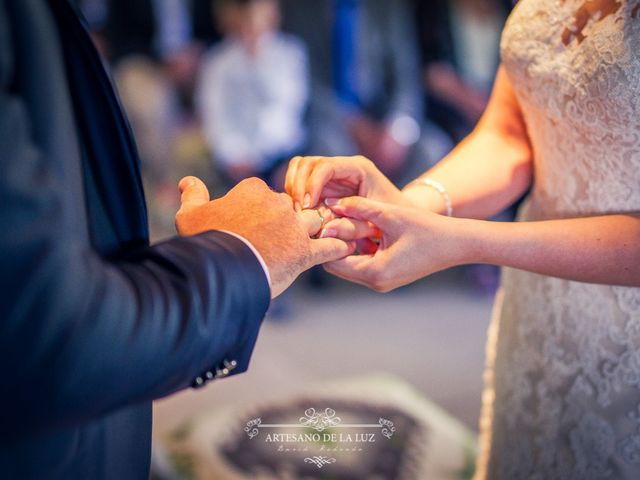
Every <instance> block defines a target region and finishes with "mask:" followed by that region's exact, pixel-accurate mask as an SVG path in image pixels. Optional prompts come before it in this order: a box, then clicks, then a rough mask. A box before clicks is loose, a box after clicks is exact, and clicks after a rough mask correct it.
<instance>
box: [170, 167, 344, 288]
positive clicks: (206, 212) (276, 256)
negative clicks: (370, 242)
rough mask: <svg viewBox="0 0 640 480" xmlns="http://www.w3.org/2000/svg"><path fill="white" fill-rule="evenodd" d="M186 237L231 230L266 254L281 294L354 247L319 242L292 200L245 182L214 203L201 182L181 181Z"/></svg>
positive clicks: (179, 222) (179, 224) (180, 216)
mask: <svg viewBox="0 0 640 480" xmlns="http://www.w3.org/2000/svg"><path fill="white" fill-rule="evenodd" d="M180 191H181V192H182V198H181V206H180V210H179V211H178V213H177V214H176V228H177V230H178V233H180V235H185V236H186V235H196V234H198V233H202V232H206V231H211V230H225V231H228V232H233V233H235V234H237V235H240V236H242V237H244V238H246V239H247V240H248V241H249V242H251V244H252V245H253V246H254V247H255V248H256V249H257V250H258V252H260V255H262V258H263V259H264V261H265V263H266V264H267V268H268V269H269V274H270V276H271V293H272V296H273V297H276V296H278V295H279V294H280V293H282V292H283V291H284V290H286V289H287V288H288V287H289V286H290V285H291V283H293V281H294V280H295V279H296V278H297V277H298V275H300V274H301V273H302V272H304V271H305V270H307V269H309V268H311V267H313V266H315V265H319V264H322V263H325V262H328V261H334V260H337V259H340V258H344V257H346V256H348V255H350V254H351V253H352V252H353V250H354V246H353V244H351V243H347V242H345V241H342V240H338V239H335V238H324V239H319V240H313V239H310V238H309V233H308V231H307V228H306V226H305V225H304V223H303V222H302V221H301V219H300V218H299V217H298V215H296V213H295V211H294V209H293V202H292V200H291V197H289V196H288V195H286V194H284V193H275V192H273V191H272V190H271V189H270V188H269V187H268V186H267V185H266V184H265V183H264V182H263V181H262V180H259V179H257V178H250V179H247V180H243V181H242V182H240V183H239V184H238V185H237V186H236V187H235V188H233V189H232V190H231V191H230V192H229V193H227V194H226V195H225V196H224V197H222V198H220V199H217V200H213V201H211V200H210V198H209V191H208V190H207V187H206V186H205V185H204V183H202V181H201V180H199V179H197V178H195V177H186V178H184V179H182V181H181V182H180Z"/></svg>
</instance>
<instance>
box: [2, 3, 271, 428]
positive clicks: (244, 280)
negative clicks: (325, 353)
mask: <svg viewBox="0 0 640 480" xmlns="http://www.w3.org/2000/svg"><path fill="white" fill-rule="evenodd" d="M3 7H4V3H3V2H0V164H1V166H2V170H1V173H0V205H1V209H0V229H1V231H0V265H1V267H2V268H1V271H0V359H1V362H0V392H1V399H0V402H1V405H0V406H1V407H2V408H0V430H2V431H3V433H4V434H6V433H9V434H11V435H14V434H19V433H22V434H25V433H29V432H31V431H35V430H40V429H42V428H46V427H51V426H71V425H74V424H77V423H79V422H83V421H87V420H90V419H92V418H95V417H97V416H100V415H104V414H107V413H109V412H111V411H114V410H116V409H118V408H120V407H124V406H127V405H133V404H136V403H139V402H143V401H149V400H152V399H155V398H158V397H162V396H165V395H168V394H170V393H172V392H175V391H177V390H180V389H183V388H186V387H188V386H190V385H192V384H193V382H194V380H196V379H200V380H202V379H205V380H206V378H207V372H212V373H214V374H215V371H216V367H219V368H222V367H223V365H222V364H223V362H224V360H225V359H226V360H229V361H232V360H235V361H236V362H237V367H236V368H235V369H234V371H233V372H234V373H237V372H241V371H244V370H246V368H247V365H248V362H249V357H250V355H251V351H252V349H253V346H254V343H255V340H256V336H257V333H258V329H259V327H260V324H261V321H262V319H263V316H264V313H265V311H266V309H267V306H268V303H269V297H270V293H269V286H268V282H267V279H266V276H265V273H264V271H263V270H262V267H261V265H260V263H259V261H258V260H257V259H256V257H255V255H254V254H253V253H252V252H251V250H250V249H249V247H247V246H246V245H245V244H244V243H243V242H242V241H240V240H238V239H237V238H234V237H232V236H231V235H228V234H225V233H222V232H210V233H206V234H202V235H200V236H197V237H192V238H176V239H173V240H170V241H167V242H165V243H162V244H159V245H157V246H154V247H146V248H140V249H137V250H135V251H132V252H129V253H128V255H127V257H126V258H120V259H118V260H106V259H104V258H102V257H101V256H99V255H98V254H97V253H96V252H94V251H93V250H92V249H91V248H90V247H88V246H87V242H86V236H83V235H80V234H79V233H78V232H79V231H80V232H82V228H86V226H84V227H83V226H78V223H79V222H78V220H77V219H74V218H73V216H74V215H73V211H70V209H69V208H68V206H69V205H70V204H73V203H75V204H79V203H80V204H81V203H82V202H83V201H84V199H83V198H82V195H78V192H70V191H68V189H67V188H66V187H67V186H66V185H65V182H64V171H65V162H69V161H73V160H72V159H67V158H47V153H46V151H49V150H47V149H44V148H39V145H38V144H37V142H35V141H34V140H33V138H34V137H33V132H32V130H31V129H32V123H33V122H32V119H31V118H30V115H29V113H28V109H27V108H26V105H25V102H24V99H23V98H21V94H20V92H19V90H17V88H16V87H15V85H14V82H13V80H12V79H13V74H12V70H13V65H12V61H13V59H12V47H11V41H10V35H9V31H8V30H9V26H8V24H7V16H6V15H5V12H4V11H3Z"/></svg>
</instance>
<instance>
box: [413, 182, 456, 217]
mask: <svg viewBox="0 0 640 480" xmlns="http://www.w3.org/2000/svg"><path fill="white" fill-rule="evenodd" d="M411 183H412V184H416V185H426V186H427V187H431V188H433V189H434V190H435V191H437V192H438V193H439V194H440V195H441V196H442V199H443V200H444V204H445V206H446V207H447V217H453V204H452V203H451V197H450V196H449V193H448V192H447V189H446V188H444V185H442V184H441V183H440V182H437V181H435V180H431V179H430V178H417V179H415V180H414V181H413V182H411Z"/></svg>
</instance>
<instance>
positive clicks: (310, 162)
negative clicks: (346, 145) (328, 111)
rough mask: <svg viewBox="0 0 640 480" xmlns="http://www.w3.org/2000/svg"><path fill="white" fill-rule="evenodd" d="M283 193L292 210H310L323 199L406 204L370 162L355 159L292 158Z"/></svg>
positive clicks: (357, 157) (403, 198) (400, 194)
mask: <svg viewBox="0 0 640 480" xmlns="http://www.w3.org/2000/svg"><path fill="white" fill-rule="evenodd" d="M285 191H286V192H287V193H288V194H289V195H290V196H291V198H293V200H294V205H295V206H296V210H297V211H300V210H302V209H303V208H313V207H315V206H316V205H317V204H318V202H320V201H321V200H323V199H325V198H342V197H350V196H355V195H359V196H361V197H366V198H370V199H372V200H379V201H382V202H387V203H395V204H398V205H407V206H408V205H409V201H408V200H407V199H406V198H405V196H404V195H403V194H402V192H401V191H400V190H399V189H398V188H397V187H396V186H395V185H393V183H391V181H390V180H389V179H388V178H387V177H385V176H384V175H383V174H382V172H380V170H378V169H377V168H376V166H375V165H374V164H373V162H372V161H370V160H368V159H367V158H365V157H362V156H356V157H295V158H293V159H292V160H291V162H290V163H289V169H288V171H287V176H286V179H285Z"/></svg>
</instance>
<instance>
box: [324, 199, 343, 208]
mask: <svg viewBox="0 0 640 480" xmlns="http://www.w3.org/2000/svg"><path fill="white" fill-rule="evenodd" d="M338 202H340V199H339V198H327V199H326V200H325V201H324V204H325V205H326V206H327V207H335V206H336V205H338Z"/></svg>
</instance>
